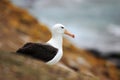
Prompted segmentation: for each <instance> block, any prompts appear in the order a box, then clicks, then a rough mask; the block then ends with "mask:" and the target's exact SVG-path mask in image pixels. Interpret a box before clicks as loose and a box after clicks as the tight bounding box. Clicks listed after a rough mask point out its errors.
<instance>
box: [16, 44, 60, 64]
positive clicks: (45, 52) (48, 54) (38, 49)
mask: <svg viewBox="0 0 120 80" xmlns="http://www.w3.org/2000/svg"><path fill="white" fill-rule="evenodd" d="M16 52H17V53H20V54H23V55H28V56H31V57H33V58H36V59H40V60H42V61H44V62H48V61H50V60H51V59H53V58H54V57H55V55H56V54H57V52H58V49H57V48H54V47H52V46H51V45H48V44H42V43H26V44H25V45H24V46H23V47H22V48H19V49H18V50H17V51H16Z"/></svg>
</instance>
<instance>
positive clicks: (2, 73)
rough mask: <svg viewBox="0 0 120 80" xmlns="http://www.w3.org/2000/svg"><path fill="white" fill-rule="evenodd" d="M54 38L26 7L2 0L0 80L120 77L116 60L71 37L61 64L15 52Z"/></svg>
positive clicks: (111, 79) (108, 79)
mask: <svg viewBox="0 0 120 80" xmlns="http://www.w3.org/2000/svg"><path fill="white" fill-rule="evenodd" d="M50 37H51V33H50V31H49V29H48V28H47V27H46V26H45V25H44V24H42V23H40V22H38V21H37V20H36V19H35V18H34V17H32V16H31V15H30V14H29V13H28V12H27V11H26V10H24V9H21V8H18V7H16V6H14V5H13V4H11V3H10V1H9V0H0V80H26V79H29V80H120V77H119V76H120V70H119V69H118V68H116V67H115V65H114V64H113V63H111V62H109V61H106V60H104V59H101V58H99V57H95V56H93V55H92V54H89V52H88V51H86V50H82V49H78V48H77V47H75V46H74V45H73V44H72V43H70V42H69V41H68V40H67V39H64V45H63V48H64V56H63V58H62V60H61V61H60V62H61V64H60V63H58V64H56V65H54V66H49V65H46V64H44V63H43V62H41V61H38V60H35V59H31V58H29V57H26V56H20V55H17V54H16V53H14V52H15V51H16V50H17V49H18V48H19V47H21V46H22V45H23V44H24V43H26V42H46V41H47V40H49V38H50Z"/></svg>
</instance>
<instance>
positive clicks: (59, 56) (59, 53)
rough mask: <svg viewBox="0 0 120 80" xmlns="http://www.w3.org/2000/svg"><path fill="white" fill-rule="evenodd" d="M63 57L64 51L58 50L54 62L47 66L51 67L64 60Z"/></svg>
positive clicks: (51, 61) (49, 62)
mask: <svg viewBox="0 0 120 80" xmlns="http://www.w3.org/2000/svg"><path fill="white" fill-rule="evenodd" d="M62 56H63V52H62V50H58V52H57V54H56V56H55V57H54V58H53V59H52V60H50V61H48V62H47V64H49V65H52V64H56V63H57V62H58V61H59V60H60V59H61V58H62Z"/></svg>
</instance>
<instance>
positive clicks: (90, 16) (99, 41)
mask: <svg viewBox="0 0 120 80" xmlns="http://www.w3.org/2000/svg"><path fill="white" fill-rule="evenodd" d="M11 1H12V2H13V3H14V4H15V5H17V6H19V7H22V8H25V9H27V10H28V11H29V12H30V13H31V14H32V15H33V16H35V17H36V18H37V19H38V20H39V21H40V22H43V23H44V24H46V25H48V26H49V27H51V26H53V25H54V24H56V23H62V24H63V25H65V26H66V27H67V28H68V29H69V30H70V31H71V32H73V33H75V35H76V38H75V39H70V40H71V41H72V42H73V43H75V44H76V45H77V46H78V47H80V48H83V49H84V48H85V49H86V48H87V49H89V48H90V49H91V48H92V49H98V50H100V51H102V52H105V53H106V52H111V51H115V52H119V51H120V22H119V21H120V18H119V16H120V10H119V7H120V0H11ZM106 54H107V53H106Z"/></svg>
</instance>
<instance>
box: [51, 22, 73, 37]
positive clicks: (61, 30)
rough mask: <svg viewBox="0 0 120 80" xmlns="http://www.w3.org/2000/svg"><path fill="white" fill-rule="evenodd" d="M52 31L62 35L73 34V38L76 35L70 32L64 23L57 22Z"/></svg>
mask: <svg viewBox="0 0 120 80" xmlns="http://www.w3.org/2000/svg"><path fill="white" fill-rule="evenodd" d="M52 32H53V33H54V34H60V35H63V34H66V35H69V36H71V37H72V38H74V37H75V36H74V34H72V33H70V32H69V31H68V30H67V29H65V27H64V26H63V25H62V24H55V25H54V26H53V30H52Z"/></svg>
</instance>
